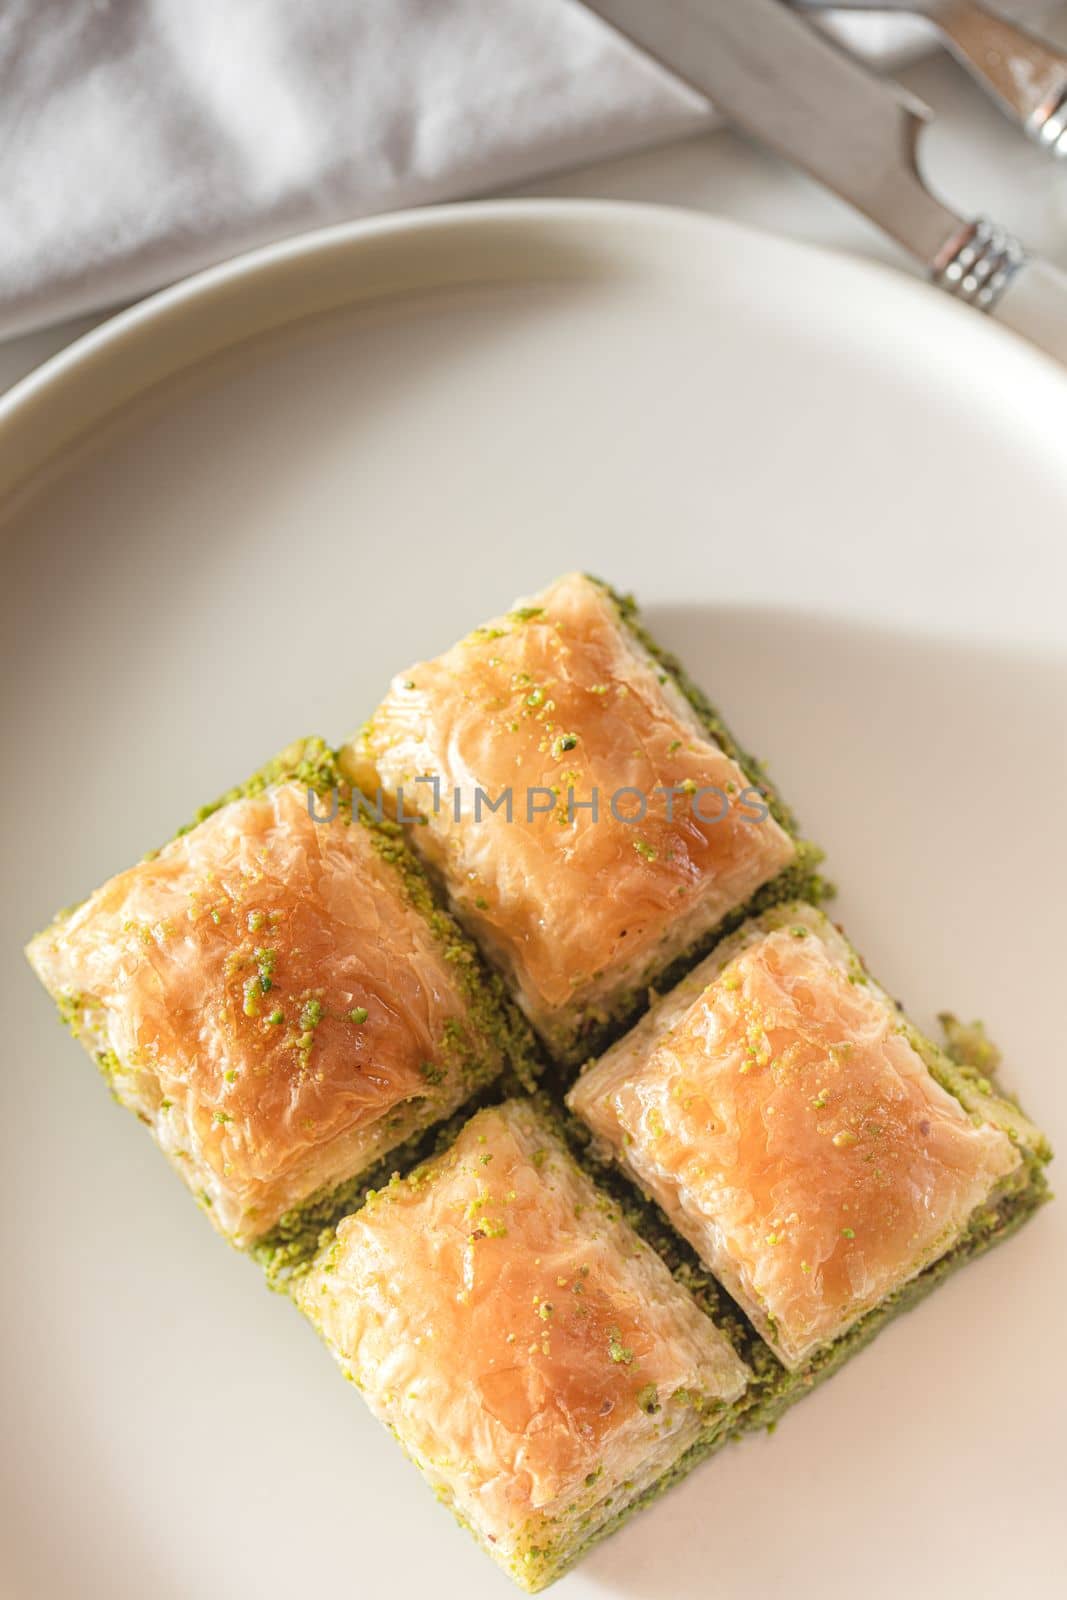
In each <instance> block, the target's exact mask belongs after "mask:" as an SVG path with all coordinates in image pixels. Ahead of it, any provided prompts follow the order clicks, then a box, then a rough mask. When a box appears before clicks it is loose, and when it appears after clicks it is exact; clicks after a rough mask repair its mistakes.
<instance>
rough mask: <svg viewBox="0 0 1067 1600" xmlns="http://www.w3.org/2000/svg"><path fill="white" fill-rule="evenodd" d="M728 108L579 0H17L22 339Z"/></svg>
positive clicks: (4, 265)
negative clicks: (262, 252) (208, 273)
mask: <svg viewBox="0 0 1067 1600" xmlns="http://www.w3.org/2000/svg"><path fill="white" fill-rule="evenodd" d="M649 3H650V4H654V3H655V0H649ZM739 3H740V4H743V3H744V0H739ZM865 20H866V22H867V24H868V26H871V25H872V24H873V26H874V28H875V29H882V30H883V31H884V29H885V24H884V22H883V23H878V22H876V21H874V19H865ZM868 38H870V39H872V40H873V42H874V43H875V44H877V43H879V42H880V38H881V35H880V34H879V33H877V32H876V33H874V34H868ZM709 118H710V111H709V108H708V106H707V105H706V103H705V102H704V101H703V100H702V99H701V98H700V97H699V96H697V95H695V94H693V93H692V92H691V91H690V90H688V89H687V88H685V87H684V86H683V85H682V84H681V83H679V82H678V81H677V80H676V79H674V78H672V77H671V76H670V75H669V74H667V73H666V72H664V71H662V70H661V69H660V68H659V67H658V66H656V65H655V64H654V63H652V62H651V61H649V60H648V59H647V58H646V57H644V56H642V55H640V54H639V53H638V52H636V51H635V50H634V49H632V48H631V47H630V46H629V45H628V44H627V43H626V42H625V41H624V40H622V39H620V38H619V37H618V36H617V35H616V34H614V33H613V32H612V31H611V30H610V29H608V28H606V27H605V26H604V25H603V24H602V23H600V22H599V21H598V20H597V19H596V18H595V17H594V16H592V15H591V14H590V13H589V12H588V11H586V10H585V9H584V8H583V7H582V6H581V5H580V4H579V3H578V0H0V150H2V151H3V179H2V183H0V337H5V336H7V335H10V334H14V333H16V332H21V331H24V330H26V329H28V328H30V327H33V326H37V325H41V324H44V323H47V322H52V321H56V320H59V319H60V318H63V317H68V316H73V315H75V314H77V313H79V312H82V311H86V310H89V309H93V308H97V307H100V306H104V305H112V304H116V303H118V302H120V301H125V300H130V299H133V298H135V297H137V296H138V295H141V294H143V293H145V292H146V291H147V290H149V289H151V288H154V287H156V286H157V285H159V284H161V283H164V282H169V281H173V280H174V279H176V278H179V277H182V276H184V275H185V274H186V273H188V272H191V271H193V270H195V269H196V268H198V267H203V266H206V265H208V264H209V263H211V262H214V261H218V260H221V259H223V258H225V257H226V256H230V255H233V254H234V253H236V252H237V251H240V250H245V249H248V248H250V247H251V246H254V245H257V244H262V243H265V242H267V241H268V240H271V239H276V238H279V237H281V236H283V235H286V234H291V233H295V232H298V231H300V230H301V229H304V228H309V227H314V226H317V225H320V224H324V223H329V222H335V221H338V220H340V219H343V218H347V217H357V216H364V215H367V214H369V213H371V212H376V211H383V210H391V209H394V208H397V207H401V206H409V205H417V204H422V203H424V202H427V201H433V200H441V199H446V198H450V197H455V196H459V195H474V194H480V193H485V192H486V191H488V190H491V189H497V188H500V187H503V186H505V185H509V184H514V183H516V182H517V181H518V180H520V179H523V178H528V177H532V176H533V175H535V174H537V173H542V172H546V171H549V170H551V169H553V168H559V167H563V166H568V165H575V164H579V163H582V162H585V161H589V160H593V159H596V158H598V157H601V156H606V155H609V154H613V153H617V152H619V151H621V150H624V149H626V148H629V147H634V146H637V145H641V144H645V143H651V142H653V141H655V140H658V139H664V138H668V137H671V136H676V135H680V134H684V133H686V132H692V131H696V130H698V129H700V128H701V127H703V126H705V125H706V124H707V123H708V120H709Z"/></svg>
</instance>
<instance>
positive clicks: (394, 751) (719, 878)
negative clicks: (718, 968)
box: [343, 574, 817, 1062]
mask: <svg viewBox="0 0 1067 1600" xmlns="http://www.w3.org/2000/svg"><path fill="white" fill-rule="evenodd" d="M343 760H344V761H345V763H346V770H347V772H348V774H349V776H350V777H351V778H352V780H353V782H354V783H356V784H357V785H359V786H361V787H362V788H363V789H364V790H366V791H367V792H368V794H371V793H373V794H374V796H375V798H376V800H378V801H379V802H380V803H383V804H385V805H387V806H388V807H389V808H390V809H391V811H392V813H393V814H394V815H398V816H402V817H403V818H404V819H406V820H407V821H409V822H412V821H413V819H414V818H415V817H420V818H421V821H422V824H423V825H413V826H412V827H411V829H410V832H411V836H412V840H413V843H414V845H415V847H416V849H417V850H419V851H420V853H421V854H422V856H423V857H424V859H425V860H426V861H427V863H428V864H429V865H430V866H431V868H432V869H433V871H434V872H435V873H436V874H437V875H438V877H439V878H440V880H441V881H442V882H443V883H444V885H445V887H446V889H447V891H448V895H449V897H450V900H451V904H452V907H453V909H454V910H455V912H456V914H457V916H458V917H459V919H460V920H461V921H462V922H463V923H464V925H465V926H466V927H467V928H468V929H469V930H470V931H471V932H472V933H473V935H474V937H475V938H476V940H477V941H478V942H479V944H480V945H481V947H482V949H483V951H484V952H485V953H486V954H487V955H488V956H489V958H490V959H491V960H492V961H493V962H494V963H495V964H496V965H497V966H498V967H499V968H500V969H501V970H502V971H503V973H504V974H505V976H506V978H507V980H508V982H509V984H510V986H511V988H512V991H513V993H514V994H515V996H516V997H517V999H518V1001H519V1004H520V1005H521V1006H522V1008H523V1010H524V1011H525V1012H526V1015H527V1016H528V1017H529V1018H530V1020H531V1021H532V1022H533V1024H534V1026H535V1027H536V1029H537V1030H538V1031H539V1032H540V1034H541V1035H542V1037H543V1038H544V1039H545V1040H546V1041H547V1043H548V1044H549V1046H550V1048H551V1049H552V1050H553V1051H554V1052H555V1053H556V1054H557V1055H558V1056H559V1057H561V1058H563V1059H564V1060H568V1061H571V1062H573V1061H576V1060H580V1059H581V1058H582V1057H583V1055H588V1054H589V1051H590V1048H591V1045H592V1043H593V1042H594V1041H595V1040H596V1039H597V1038H602V1037H605V1036H606V1034H607V1032H608V1031H609V1030H610V1029H611V1027H612V1025H615V1026H616V1028H617V1027H618V1026H621V1025H622V1024H623V1023H624V1021H625V1020H626V1019H627V1018H628V1017H629V1016H630V1015H632V1014H633V1013H634V1012H635V1011H636V1010H637V1009H638V1008H639V1006H640V1005H641V1004H642V1003H643V995H644V991H645V989H646V988H647V986H648V984H649V983H650V982H651V981H652V980H653V979H654V978H656V977H657V976H659V975H660V974H662V973H663V972H664V970H665V969H666V968H668V967H670V966H671V965H672V963H675V962H684V960H685V959H686V958H687V957H690V958H691V959H695V956H696V953H697V952H698V949H699V948H700V947H701V946H702V944H704V943H705V942H706V941H707V939H708V938H709V936H710V935H711V933H712V930H715V929H719V928H720V927H721V926H722V925H723V924H724V922H725V921H726V920H727V919H729V918H731V917H733V918H734V919H735V920H740V916H741V912H742V909H743V908H749V909H752V908H753V906H754V905H755V907H756V908H757V909H758V907H759V905H762V904H767V903H770V902H771V901H773V900H774V899H775V898H778V899H781V898H786V897H788V896H789V895H794V894H797V893H805V894H810V893H813V892H814V886H813V864H814V860H815V858H816V856H817V852H814V851H813V850H812V847H811V846H809V845H806V844H803V843H801V842H800V841H798V839H797V838H796V836H795V831H794V828H793V825H792V822H791V819H790V817H789V814H788V813H787V812H786V810H785V809H784V807H783V806H782V805H781V803H780V801H779V800H778V797H777V796H776V795H775V794H774V792H773V791H772V790H771V788H770V786H769V784H768V782H767V779H766V777H765V775H764V774H763V772H762V770H761V769H760V768H759V766H758V764H756V763H755V762H754V761H752V760H751V759H750V758H748V757H747V756H745V755H744V753H743V752H742V751H741V750H740V749H739V748H738V746H737V745H736V743H735V741H734V740H733V738H732V737H731V735H730V734H729V733H728V731H727V730H726V728H725V727H724V726H723V724H722V723H721V721H720V720H719V718H718V717H717V715H716V713H714V712H713V711H712V709H711V707H710V706H709V705H708V703H707V702H706V701H705V700H704V699H703V697H702V696H701V695H700V693H699V691H697V690H696V689H695V688H693V687H692V685H690V684H689V683H688V681H687V680H686V679H685V677H684V675H683V674H682V673H681V670H680V668H678V666H677V663H675V662H673V661H672V660H671V658H669V657H666V656H664V655H663V654H662V652H659V651H657V650H656V647H655V646H654V645H653V644H652V643H651V641H650V640H649V639H648V636H647V635H646V634H644V632H643V631H642V629H641V628H640V625H639V624H638V622H637V620H636V616H635V613H634V609H633V607H632V604H631V603H629V602H627V601H623V600H620V599H619V598H618V597H617V596H616V595H615V594H613V592H612V591H611V590H610V589H608V588H607V587H606V586H605V585H604V584H602V583H599V582H597V581H595V580H594V579H592V578H588V577H584V576H582V575H580V574H572V575H571V576H569V577H565V578H561V579H560V580H559V581H558V582H556V583H554V584H552V585H551V587H550V588H548V589H546V590H545V591H544V593H543V594H539V595H537V596H535V597H534V598H533V599H531V600H528V601H524V602H522V603H520V604H517V605H516V607H515V608H514V609H513V610H512V611H510V612H509V613H507V615H505V616H501V617H497V618H496V619H495V620H494V621H492V622H490V623H487V624H486V625H485V626H484V627H480V628H477V629H475V631H474V632H473V633H472V634H470V635H469V636H468V637H467V638H465V639H463V640H462V641H461V642H460V643H459V644H457V645H456V646H454V648H452V649H451V650H449V651H447V652H446V653H445V654H444V655H442V656H439V657H437V659H436V660H432V661H423V662H420V663H419V664H418V665H417V666H414V667H411V668H409V669H408V670H407V671H405V672H403V673H401V674H400V675H399V676H398V677H397V678H395V679H394V681H393V685H392V688H391V689H390V691H389V693H388V695H387V696H386V698H385V700H384V702H383V703H382V704H381V706H380V707H379V708H378V710H377V711H376V712H375V714H374V716H373V717H372V718H371V720H370V721H369V722H368V723H367V724H366V725H365V726H364V728H363V729H362V730H361V732H360V733H359V734H358V735H357V737H356V738H355V739H354V740H353V741H352V743H351V745H350V746H349V748H348V749H347V751H346V752H344V754H343ZM756 897H760V898H759V900H758V901H757V900H756Z"/></svg>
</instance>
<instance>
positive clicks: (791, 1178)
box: [568, 904, 1049, 1372]
mask: <svg viewBox="0 0 1067 1600" xmlns="http://www.w3.org/2000/svg"><path fill="white" fill-rule="evenodd" d="M568 1104H569V1106H570V1107H571V1109H572V1110H573V1111H575V1112H576V1113H577V1115H578V1116H579V1117H580V1118H581V1119H582V1120H583V1122H584V1123H585V1124H586V1125H587V1126H588V1128H589V1129H591V1130H592V1133H593V1135H594V1136H595V1139H596V1141H597V1144H598V1145H599V1147H600V1150H601V1152H602V1153H603V1154H606V1155H608V1156H610V1157H612V1158H614V1160H615V1161H617V1162H618V1163H619V1164H620V1165H621V1166H622V1167H623V1168H624V1170H625V1171H626V1172H627V1173H628V1174H629V1175H630V1177H631V1178H633V1179H634V1180H635V1181H636V1183H637V1184H638V1185H639V1187H640V1188H641V1189H642V1190H643V1191H644V1193H645V1195H646V1196H648V1197H649V1198H650V1199H652V1200H654V1201H655V1202H656V1203H657V1204H658V1205H659V1206H660V1207H661V1208H662V1210H663V1211H664V1212H665V1213H666V1215H667V1217H668V1218H669V1219H670V1221H671V1222H672V1223H673V1224H674V1227H675V1228H676V1229H677V1230H678V1232H679V1233H680V1234H682V1236H683V1237H684V1238H685V1239H686V1240H688V1242H689V1243H690V1244H691V1245H692V1246H693V1248H694V1249H695V1250H696V1252H697V1254H698V1255H699V1256H700V1258H701V1259H702V1261H703V1262H704V1263H705V1264H706V1266H707V1267H708V1268H709V1269H710V1271H711V1272H712V1273H713V1274H714V1275H715V1277H716V1278H717V1279H718V1280H719V1282H720V1283H721V1284H722V1285H723V1286H724V1287H725V1289H726V1290H727V1291H728V1293H729V1294H730V1295H731V1296H732V1297H733V1298H734V1299H735V1300H736V1302H737V1303H738V1305H739V1306H740V1307H741V1308H742V1309H743V1310H744V1311H745V1313H746V1314H747V1316H748V1317H749V1318H750V1320H751V1322H752V1323H753V1325H754V1326H755V1328H756V1329H757V1330H758V1331H759V1333H760V1334H761V1335H762V1337H763V1339H764V1340H765V1341H766V1342H767V1344H769V1345H770V1347H771V1348H772V1349H773V1351H774V1352H775V1354H776V1356H777V1357H778V1360H779V1361H780V1362H781V1363H782V1364H783V1365H784V1366H785V1367H786V1368H787V1369H789V1370H790V1371H791V1372H798V1371H801V1370H803V1369H805V1368H806V1367H808V1366H809V1365H810V1364H811V1363H812V1362H818V1361H820V1360H825V1359H826V1355H827V1352H829V1351H833V1350H834V1349H835V1348H836V1347H839V1346H841V1344H842V1342H843V1341H848V1340H853V1341H858V1339H859V1337H861V1335H862V1330H863V1326H864V1322H865V1319H869V1318H871V1317H875V1316H879V1315H880V1316H881V1317H883V1318H884V1315H885V1311H886V1308H887V1307H889V1308H896V1309H899V1308H901V1307H902V1306H904V1305H906V1304H908V1303H909V1302H910V1299H911V1298H913V1297H914V1296H915V1295H916V1294H917V1293H918V1292H920V1291H921V1288H922V1279H923V1276H924V1274H928V1273H930V1272H931V1271H935V1270H938V1271H940V1270H943V1269H944V1267H945V1265H946V1264H948V1263H949V1261H950V1260H951V1258H953V1257H955V1258H956V1259H958V1260H963V1259H965V1258H966V1257H967V1256H968V1255H969V1254H972V1253H974V1251H975V1249H976V1248H978V1247H980V1246H981V1245H982V1244H983V1243H985V1242H991V1241H992V1240H993V1239H994V1238H996V1237H999V1236H1000V1235H1001V1234H1003V1233H1004V1232H1005V1231H1008V1230H1009V1229H1010V1227H1011V1226H1012V1225H1014V1224H1015V1223H1016V1222H1017V1221H1019V1220H1021V1218H1022V1217H1023V1216H1025V1215H1027V1214H1029V1212H1030V1211H1031V1210H1033V1209H1034V1207H1035V1205H1036V1204H1038V1203H1039V1202H1040V1200H1041V1199H1042V1198H1043V1195H1044V1182H1043V1177H1042V1174H1041V1165H1042V1162H1043V1161H1044V1160H1045V1159H1047V1156H1048V1154H1049V1152H1048V1149H1047V1146H1046V1145H1045V1142H1044V1140H1043V1139H1042V1136H1041V1135H1040V1133H1039V1132H1038V1131H1037V1129H1036V1128H1034V1127H1033V1125H1032V1124H1031V1123H1030V1122H1029V1121H1028V1120H1027V1119H1026V1118H1025V1117H1024V1116H1023V1115H1022V1113H1021V1112H1020V1111H1019V1109H1018V1107H1017V1106H1016V1105H1015V1104H1014V1103H1012V1102H1011V1101H1009V1100H1007V1099H1006V1098H1004V1097H1003V1096H1001V1095H1000V1094H999V1093H998V1092H997V1091H996V1089H995V1087H994V1085H993V1083H992V1082H991V1081H990V1080H989V1079H988V1078H986V1077H984V1076H982V1075H981V1074H980V1073H977V1072H975V1071H973V1070H967V1069H965V1068H962V1067H960V1066H959V1065H958V1064H956V1063H954V1062H953V1061H952V1060H950V1059H949V1057H948V1056H947V1055H946V1054H944V1053H943V1052H942V1051H941V1050H939V1049H938V1048H937V1047H936V1046H935V1045H934V1044H932V1042H931V1041H929V1040H928V1039H925V1038H924V1037H923V1036H922V1035H921V1034H920V1033H919V1031H918V1030H917V1029H916V1028H915V1027H914V1026H913V1025H912V1024H911V1023H910V1022H909V1021H908V1020H907V1018H906V1017H905V1016H904V1015H903V1013H902V1012H901V1011H900V1009H899V1008H898V1006H897V1005H895V1004H894V1002H893V1001H892V1000H890V999H889V997H888V996H887V995H886V994H885V993H884V992H883V991H882V990H881V989H880V988H879V987H878V986H877V985H876V984H875V983H874V981H873V980H872V979H871V978H870V976H869V974H868V973H867V972H866V970H865V969H864V967H863V965H862V963H861V961H860V960H859V958H858V956H857V954H856V952H855V951H854V950H853V948H852V947H851V945H850V944H849V943H848V942H847V940H846V939H845V938H844V936H843V935H842V934H841V933H840V932H839V931H838V929H837V928H836V927H835V926H834V925H833V924H832V923H831V922H830V921H829V920H828V918H827V917H826V916H825V915H824V914H823V913H822V912H820V911H818V910H816V909H814V908H812V907H811V906H808V905H804V904H794V905H786V906H782V907H778V908H776V909H775V910H773V911H770V912H768V913H765V914H764V915H763V916H761V917H759V918H758V919H755V920H753V921H751V922H750V923H748V924H746V925H745V926H744V927H743V928H741V929H740V930H739V931H738V932H737V933H736V934H734V935H733V936H732V937H730V938H729V939H727V940H726V941H725V942H724V943H723V944H722V945H721V946H720V947H719V948H718V949H716V950H715V951H713V953H712V954H711V955H710V956H709V957H708V958H707V960H706V961H704V962H703V963H702V964H701V965H700V966H699V967H697V968H696V969H695V970H694V971H693V972H692V973H691V974H690V975H689V976H688V978H686V979H685V980H684V981H683V982H682V983H681V984H679V986H678V987H677V988H676V989H675V990H673V991H672V992H671V993H669V994H667V995H666V996H664V997H663V999H661V1000H660V1001H659V1002H658V1003H657V1004H656V1005H655V1006H654V1007H653V1009H652V1010H651V1011H650V1012H649V1013H648V1014H647V1015H646V1016H645V1017H644V1018H643V1020H642V1021H641V1022H640V1023H639V1024H638V1025H637V1026H636V1027H635V1028H634V1029H633V1030H632V1031H631V1032H630V1033H629V1034H627V1035H626V1036H625V1037H624V1038H623V1039H621V1040H620V1041H619V1042H618V1043H617V1044H616V1045H615V1046H614V1047H613V1048H612V1049H611V1050H609V1051H608V1052H607V1054H605V1055H604V1056H603V1057H602V1058H601V1059H600V1060H599V1061H597V1062H594V1063H593V1064H592V1065H591V1066H590V1067H588V1068H587V1070H586V1071H585V1072H584V1073H583V1074H582V1076H581V1077H580V1078H579V1080H578V1082H577V1084H576V1085H575V1086H574V1088H573V1089H572V1090H571V1092H570V1094H569V1096H568ZM935 1264H938V1265H937V1267H936V1268H935Z"/></svg>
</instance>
